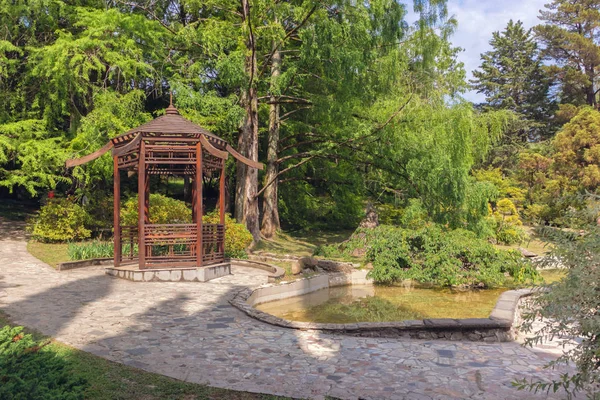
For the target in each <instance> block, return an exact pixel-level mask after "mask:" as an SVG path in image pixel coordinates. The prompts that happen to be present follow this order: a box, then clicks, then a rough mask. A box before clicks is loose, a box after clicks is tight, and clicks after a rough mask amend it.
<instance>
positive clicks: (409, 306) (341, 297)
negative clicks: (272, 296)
mask: <svg viewBox="0 0 600 400" xmlns="http://www.w3.org/2000/svg"><path fill="white" fill-rule="evenodd" d="M506 290H508V289H506V288H501V289H486V290H456V289H449V288H426V287H420V286H414V285H406V286H373V285H351V286H338V287H331V288H328V289H321V290H318V291H315V292H312V293H308V294H305V295H302V296H296V297H292V298H289V299H285V300H276V301H271V302H268V303H263V304H259V305H257V306H256V308H257V309H258V310H260V311H263V312H266V313H269V314H271V315H275V316H277V317H280V318H284V319H287V320H291V321H301V322H318V323H340V324H344V323H354V322H388V321H401V320H408V319H426V318H487V317H489V315H490V313H491V312H492V309H493V308H494V306H495V305H496V301H497V300H498V297H499V296H500V294H501V293H502V292H504V291H506Z"/></svg>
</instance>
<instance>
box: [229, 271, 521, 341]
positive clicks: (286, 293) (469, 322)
mask: <svg viewBox="0 0 600 400" xmlns="http://www.w3.org/2000/svg"><path fill="white" fill-rule="evenodd" d="M367 273H368V271H365V270H357V271H353V272H351V273H334V274H321V275H317V276H313V277H310V278H302V279H298V280H295V281H291V282H281V283H278V284H266V285H262V286H260V287H258V288H254V289H250V288H246V289H242V290H241V291H239V292H238V293H237V294H236V295H235V296H234V298H233V299H232V300H230V303H231V305H233V306H234V307H236V308H238V309H239V310H241V311H242V312H244V313H245V314H247V315H248V316H250V317H252V318H255V319H258V320H260V321H263V322H266V323H268V324H270V325H274V326H280V327H283V328H290V329H299V330H316V331H321V332H326V333H337V334H343V335H349V336H361V337H387V338H413V339H429V340H431V339H443V340H470V341H482V342H508V341H513V340H514V339H515V335H516V332H515V327H514V322H515V313H516V311H517V306H518V302H519V299H520V298H521V297H523V296H528V295H530V294H532V293H533V290H531V289H519V290H509V291H506V292H504V293H502V294H501V295H500V298H499V299H498V301H497V303H496V306H495V307H494V309H493V310H492V312H491V314H490V317H489V318H465V319H451V318H439V319H424V320H408V321H394V322H360V323H353V324H324V323H314V322H298V321H289V320H285V319H282V318H279V317H276V316H274V315H271V314H268V313H265V312H262V311H260V310H257V309H256V308H254V306H255V305H257V304H260V303H265V302H268V301H273V300H281V299H286V298H290V297H295V296H299V295H303V294H307V293H311V292H314V291H316V290H320V289H325V288H328V287H335V286H344V285H350V284H355V285H358V284H372V281H371V280H370V279H368V278H367V277H366V275H367Z"/></svg>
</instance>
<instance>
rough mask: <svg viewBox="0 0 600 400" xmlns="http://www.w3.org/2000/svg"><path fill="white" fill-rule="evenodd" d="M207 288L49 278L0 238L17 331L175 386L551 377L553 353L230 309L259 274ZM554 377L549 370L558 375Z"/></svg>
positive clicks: (405, 386) (1, 297)
mask: <svg viewBox="0 0 600 400" xmlns="http://www.w3.org/2000/svg"><path fill="white" fill-rule="evenodd" d="M233 272H234V274H233V275H231V276H228V277H225V278H221V279H218V280H214V281H212V282H209V283H134V282H129V281H124V280H119V279H115V278H109V277H107V276H105V275H104V274H103V270H102V268H96V267H94V268H88V269H80V270H74V271H70V272H61V273H59V272H56V271H54V270H53V269H52V268H50V267H48V266H47V265H45V264H43V263H42V262H40V261H38V260H37V259H35V258H34V257H32V256H31V255H29V254H28V253H27V251H26V246H25V242H24V241H23V240H22V239H17V240H15V239H11V238H6V237H5V238H1V239H0V308H1V309H2V310H4V311H5V312H8V314H10V316H11V317H12V318H13V319H14V321H15V322H16V323H18V324H22V325H26V326H29V327H32V328H36V329H38V330H39V331H41V332H43V333H45V334H47V335H50V336H53V337H55V338H57V339H58V340H60V341H62V342H64V343H67V344H70V345H72V346H75V347H77V348H79V349H82V350H85V351H88V352H91V353H94V354H96V355H98V356H101V357H105V358H107V359H110V360H113V361H117V362H120V363H124V364H128V365H132V366H135V367H139V368H142V369H144V370H147V371H151V372H156V373H160V374H164V375H168V376H171V377H174V378H177V379H181V380H185V381H191V382H196V383H205V384H209V385H212V386H218V387H224V388H230V389H238V390H245V391H253V392H262V393H271V394H279V395H286V396H293V397H303V398H315V399H318V398H323V397H324V396H325V395H329V396H335V397H339V398H343V399H358V398H364V399H464V398H474V399H502V400H504V399H538V398H563V397H564V396H563V395H560V396H559V395H552V396H546V395H545V394H537V395H534V394H533V393H530V392H520V391H517V390H516V389H514V388H512V386H511V381H512V380H514V379H515V378H524V377H526V378H529V377H548V376H550V373H551V372H549V371H546V370H543V369H542V365H543V364H544V363H545V361H547V358H548V357H549V355H544V353H534V352H532V351H530V350H527V349H524V348H522V347H520V346H519V345H518V344H516V343H501V344H484V343H471V342H466V343H458V342H445V341H435V342H428V341H419V340H389V339H378V338H372V339H371V338H349V337H343V336H333V335H325V334H317V333H311V332H299V331H294V330H288V329H282V328H276V327H272V326H270V325H267V324H264V323H262V322H258V321H255V320H252V319H250V318H248V317H247V316H246V315H244V314H242V313H241V312H240V311H238V310H236V309H235V308H232V307H231V306H229V304H228V303H227V300H228V299H230V298H231V297H232V296H233V295H234V293H235V292H236V291H237V290H239V288H241V287H243V286H246V285H257V284H261V283H263V282H266V275H265V274H264V273H263V272H262V271H260V270H255V269H246V268H234V269H233ZM554 376H556V374H554Z"/></svg>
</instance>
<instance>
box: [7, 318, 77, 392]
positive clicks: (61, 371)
mask: <svg viewBox="0 0 600 400" xmlns="http://www.w3.org/2000/svg"><path fill="white" fill-rule="evenodd" d="M86 386H87V382H86V381H85V380H84V379H82V378H80V377H77V376H76V375H75V374H73V373H72V371H69V369H68V364H67V363H66V362H65V360H63V359H62V358H60V357H58V356H57V355H56V354H54V353H52V352H50V351H47V350H46V348H45V346H44V345H43V344H40V343H37V342H36V341H35V340H34V339H33V337H32V336H31V335H30V334H24V333H23V328H22V327H15V328H11V327H10V326H5V327H4V328H2V329H1V330H0V399H27V400H29V399H31V400H36V399H40V400H45V399H55V400H63V399H64V400H75V399H83V398H84V390H85V388H86Z"/></svg>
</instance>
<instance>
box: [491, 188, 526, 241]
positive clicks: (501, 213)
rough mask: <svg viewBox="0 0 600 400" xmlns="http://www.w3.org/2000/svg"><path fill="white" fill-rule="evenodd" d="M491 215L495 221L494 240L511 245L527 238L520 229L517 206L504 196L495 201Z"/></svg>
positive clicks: (521, 223)
mask: <svg viewBox="0 0 600 400" xmlns="http://www.w3.org/2000/svg"><path fill="white" fill-rule="evenodd" d="M493 217H494V220H495V222H496V240H497V241H498V242H500V243H503V244H507V245H511V244H516V243H521V242H523V241H524V240H526V239H527V235H526V234H525V232H524V231H523V229H521V226H522V225H523V222H521V220H520V219H519V213H518V212H517V207H516V206H515V204H514V203H513V202H512V201H511V200H510V199H507V198H504V199H501V200H499V201H498V203H496V210H495V211H494V213H493Z"/></svg>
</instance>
